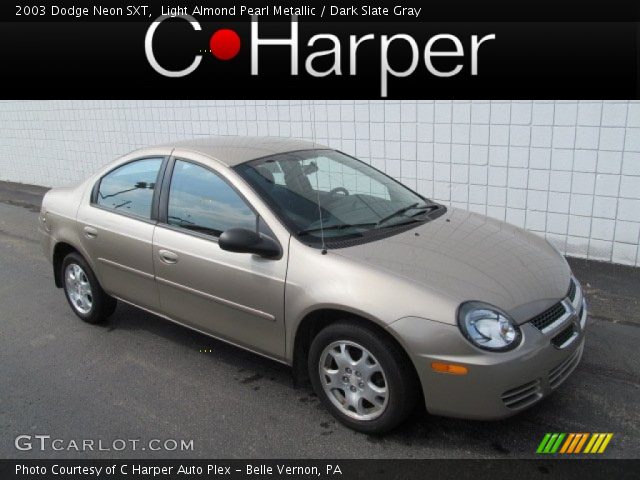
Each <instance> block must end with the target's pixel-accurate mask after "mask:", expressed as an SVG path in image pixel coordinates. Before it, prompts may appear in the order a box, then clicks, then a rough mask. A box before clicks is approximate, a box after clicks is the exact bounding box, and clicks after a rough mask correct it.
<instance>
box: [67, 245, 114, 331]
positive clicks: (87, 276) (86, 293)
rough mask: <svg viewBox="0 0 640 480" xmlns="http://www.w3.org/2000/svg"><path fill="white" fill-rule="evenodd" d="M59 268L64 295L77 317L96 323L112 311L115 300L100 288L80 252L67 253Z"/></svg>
mask: <svg viewBox="0 0 640 480" xmlns="http://www.w3.org/2000/svg"><path fill="white" fill-rule="evenodd" d="M61 269H62V272H61V276H62V280H63V284H64V293H65V296H66V297H67V301H68V302H69V305H71V309H72V310H73V312H74V313H75V314H76V315H77V316H78V317H80V318H81V319H82V320H84V321H85V322H88V323H98V322H101V321H103V320H105V319H106V318H107V317H108V316H109V315H111V314H112V313H113V312H114V310H115V308H116V304H117V302H116V300H115V299H114V298H113V297H110V296H109V295H107V294H106V293H105V291H104V290H102V287H101V286H100V284H99V283H98V280H97V279H96V277H95V275H94V273H93V271H92V270H91V267H89V265H88V264H87V262H85V260H84V258H82V256H81V255H80V254H78V253H75V252H74V253H70V254H68V255H67V256H66V257H65V258H64V260H63V261H62V266H61Z"/></svg>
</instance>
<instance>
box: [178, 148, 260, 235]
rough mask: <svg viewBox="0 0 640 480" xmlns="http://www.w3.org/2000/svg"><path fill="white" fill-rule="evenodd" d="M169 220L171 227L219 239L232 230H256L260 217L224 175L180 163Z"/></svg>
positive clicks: (187, 163)
mask: <svg viewBox="0 0 640 480" xmlns="http://www.w3.org/2000/svg"><path fill="white" fill-rule="evenodd" d="M167 221H168V223H169V224H170V225H175V226H177V227H181V228H185V229H187V230H193V231H196V232H200V233H205V234H209V235H214V236H219V235H220V234H221V233H222V232H224V231H225V230H227V229H229V228H236V227H243V228H249V229H251V230H255V229H256V221H257V218H256V214H255V213H254V212H253V210H251V208H249V206H248V205H247V204H246V202H245V201H244V199H243V198H242V197H241V196H240V195H239V194H238V193H237V192H236V191H235V190H234V189H233V188H231V186H230V185H229V184H228V183H227V182H226V181H225V180H223V179H222V178H221V177H220V176H218V175H217V174H215V173H214V172H212V171H211V170H208V169H206V168H204V167H201V166H199V165H196V164H193V163H189V162H185V161H182V160H177V161H176V164H175V167H174V169H173V175H172V177H171V187H170V189H169V205H168V211H167Z"/></svg>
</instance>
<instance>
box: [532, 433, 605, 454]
mask: <svg viewBox="0 0 640 480" xmlns="http://www.w3.org/2000/svg"><path fill="white" fill-rule="evenodd" d="M612 438H613V433H546V434H545V435H544V437H543V438H542V441H541V442H540V444H539V445H538V448H537V450H536V453H542V454H554V453H562V454H578V453H590V454H594V453H604V451H605V450H606V449H607V446H608V445H609V442H610V441H611V439H612ZM585 444H586V446H585ZM583 447H584V450H583Z"/></svg>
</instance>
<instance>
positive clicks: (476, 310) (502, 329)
mask: <svg viewBox="0 0 640 480" xmlns="http://www.w3.org/2000/svg"><path fill="white" fill-rule="evenodd" d="M458 325H459V326H460V330H461V331H462V334H463V335H464V336H465V337H466V338H467V340H469V341H470V342H471V343H473V344H474V345H475V346H476V347H479V348H482V349H484V350H492V351H506V350H511V349H512V348H515V347H517V346H518V344H519V343H520V339H521V337H522V334H521V333H520V328H519V327H518V326H517V325H516V324H515V323H513V320H511V319H510V318H509V317H508V316H507V314H506V313H504V312H502V311H501V310H500V309H498V308H496V307H493V306H491V305H488V304H486V303H482V302H466V303H463V304H462V305H460V308H459V309H458Z"/></svg>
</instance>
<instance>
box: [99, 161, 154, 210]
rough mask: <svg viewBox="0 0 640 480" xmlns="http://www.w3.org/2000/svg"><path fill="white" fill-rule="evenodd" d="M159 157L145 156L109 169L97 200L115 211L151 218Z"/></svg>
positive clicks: (101, 183)
mask: <svg viewBox="0 0 640 480" xmlns="http://www.w3.org/2000/svg"><path fill="white" fill-rule="evenodd" d="M161 165H162V158H145V159H142V160H136V161H134V162H130V163H127V164H125V165H123V166H121V167H118V168H116V169H115V170H113V171H111V172H109V173H108V174H106V175H105V176H104V177H102V180H101V181H100V187H99V188H98V194H97V196H96V203H97V204H98V205H100V206H102V207H105V208H108V209H112V210H115V211H117V212H122V213H127V214H130V215H135V216H137V217H141V218H151V203H152V202H153V191H154V189H155V187H156V179H157V178H158V171H159V170H160V166H161Z"/></svg>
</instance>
